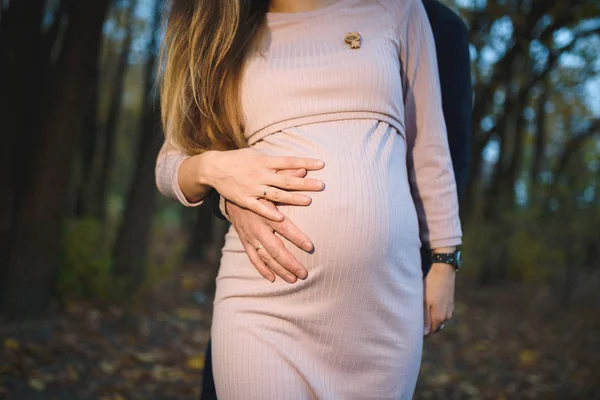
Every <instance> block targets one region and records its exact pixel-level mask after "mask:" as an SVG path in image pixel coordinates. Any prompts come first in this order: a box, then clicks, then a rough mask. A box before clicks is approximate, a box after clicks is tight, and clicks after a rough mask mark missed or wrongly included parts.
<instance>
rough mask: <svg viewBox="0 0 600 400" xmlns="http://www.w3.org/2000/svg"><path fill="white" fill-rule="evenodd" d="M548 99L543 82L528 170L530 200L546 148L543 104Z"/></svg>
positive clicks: (537, 182) (535, 188)
mask: <svg viewBox="0 0 600 400" xmlns="http://www.w3.org/2000/svg"><path fill="white" fill-rule="evenodd" d="M547 101H548V87H547V84H546V83H544V85H542V93H541V94H540V98H539V99H538V107H537V113H536V114H537V115H536V117H537V123H536V125H537V126H536V135H535V143H534V146H533V161H532V162H531V169H530V170H529V193H530V197H531V198H532V200H537V199H534V197H536V196H537V187H538V184H539V176H540V172H541V171H542V166H543V162H544V151H545V149H546V140H547V139H546V134H547V129H546V111H545V106H546V102H547Z"/></svg>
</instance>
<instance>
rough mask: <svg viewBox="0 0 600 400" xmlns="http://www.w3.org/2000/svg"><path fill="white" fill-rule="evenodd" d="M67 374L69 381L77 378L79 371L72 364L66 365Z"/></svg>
mask: <svg viewBox="0 0 600 400" xmlns="http://www.w3.org/2000/svg"><path fill="white" fill-rule="evenodd" d="M67 375H68V376H69V379H70V380H71V381H74V382H75V381H78V380H79V372H77V370H76V369H75V368H74V367H73V366H72V365H69V366H67Z"/></svg>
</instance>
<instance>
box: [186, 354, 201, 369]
mask: <svg viewBox="0 0 600 400" xmlns="http://www.w3.org/2000/svg"><path fill="white" fill-rule="evenodd" d="M187 365H188V367H190V368H191V369H203V368H204V354H198V355H196V356H193V357H190V358H188V360H187Z"/></svg>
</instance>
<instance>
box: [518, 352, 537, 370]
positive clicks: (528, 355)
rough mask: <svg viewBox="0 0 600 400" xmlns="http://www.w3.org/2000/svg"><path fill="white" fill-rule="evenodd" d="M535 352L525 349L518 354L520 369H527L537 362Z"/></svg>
mask: <svg viewBox="0 0 600 400" xmlns="http://www.w3.org/2000/svg"><path fill="white" fill-rule="evenodd" d="M537 356H538V355H537V352H536V351H534V350H528V349H525V350H523V351H521V353H520V354H519V360H520V364H521V366H522V367H528V366H530V365H531V364H533V363H534V362H535V361H536V360H537Z"/></svg>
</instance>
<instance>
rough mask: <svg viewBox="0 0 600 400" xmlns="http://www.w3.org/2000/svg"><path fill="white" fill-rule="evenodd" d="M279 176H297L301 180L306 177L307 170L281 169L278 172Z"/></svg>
mask: <svg viewBox="0 0 600 400" xmlns="http://www.w3.org/2000/svg"><path fill="white" fill-rule="evenodd" d="M277 173H278V174H283V175H290V176H297V177H300V178H304V177H305V176H306V169H305V168H297V169H280V170H279V171H277Z"/></svg>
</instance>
